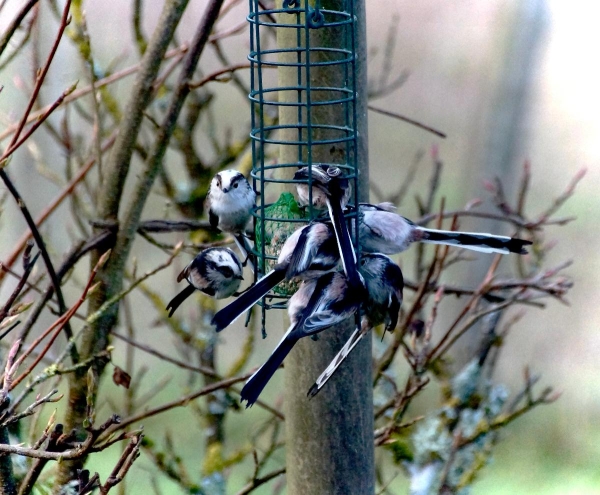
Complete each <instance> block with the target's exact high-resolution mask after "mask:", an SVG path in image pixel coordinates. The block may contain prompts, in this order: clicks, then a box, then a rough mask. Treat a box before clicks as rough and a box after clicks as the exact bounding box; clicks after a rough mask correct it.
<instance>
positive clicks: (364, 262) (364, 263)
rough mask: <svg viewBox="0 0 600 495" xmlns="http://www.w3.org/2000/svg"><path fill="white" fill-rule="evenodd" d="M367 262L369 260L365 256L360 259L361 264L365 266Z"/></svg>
mask: <svg viewBox="0 0 600 495" xmlns="http://www.w3.org/2000/svg"><path fill="white" fill-rule="evenodd" d="M366 263H367V260H366V259H365V258H363V259H362V260H360V264H361V265H362V266H365V265H366Z"/></svg>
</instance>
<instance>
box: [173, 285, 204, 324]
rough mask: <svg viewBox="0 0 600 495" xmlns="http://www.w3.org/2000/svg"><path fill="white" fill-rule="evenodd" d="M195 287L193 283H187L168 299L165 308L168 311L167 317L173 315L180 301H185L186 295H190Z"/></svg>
mask: <svg viewBox="0 0 600 495" xmlns="http://www.w3.org/2000/svg"><path fill="white" fill-rule="evenodd" d="M195 290H196V289H195V288H194V286H193V285H188V286H187V287H186V288H185V289H183V290H182V291H181V292H180V293H179V294H177V295H176V296H175V297H174V298H173V299H171V300H170V301H169V304H167V307H166V308H165V309H166V310H167V311H169V318H171V316H173V313H175V311H176V310H177V308H178V307H179V306H181V303H182V302H183V301H185V300H186V299H187V298H188V297H190V296H191V295H192V294H193V293H194V291H195Z"/></svg>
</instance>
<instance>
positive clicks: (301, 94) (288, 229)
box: [248, 0, 359, 335]
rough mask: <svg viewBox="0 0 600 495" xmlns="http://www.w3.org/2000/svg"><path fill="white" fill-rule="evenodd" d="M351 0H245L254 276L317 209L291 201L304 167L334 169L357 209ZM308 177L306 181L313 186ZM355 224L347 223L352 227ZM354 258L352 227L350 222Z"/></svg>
mask: <svg viewBox="0 0 600 495" xmlns="http://www.w3.org/2000/svg"><path fill="white" fill-rule="evenodd" d="M353 3H354V2H353V1H352V0H349V1H343V0H342V1H340V0H338V1H320V0H316V1H315V0H311V1H306V0H303V1H300V0H277V4H276V7H277V8H266V5H265V2H263V1H258V0H250V12H249V15H248V21H249V23H250V55H249V57H248V58H249V60H250V64H251V75H250V85H251V90H250V94H249V98H250V102H251V119H252V120H251V126H252V130H251V133H250V136H251V141H252V157H253V168H252V173H251V177H252V184H253V187H254V189H255V191H256V192H257V193H258V199H257V205H256V207H255V210H254V221H255V236H256V238H255V249H254V253H253V254H254V256H255V259H256V273H255V278H256V279H258V278H260V277H261V276H263V275H264V274H265V273H266V272H268V271H269V270H270V269H271V268H272V266H273V264H274V263H275V260H276V259H277V255H278V253H279V251H280V248H281V246H282V245H283V243H284V242H285V240H286V239H287V237H288V236H289V235H290V234H291V233H292V232H293V231H294V230H295V229H297V228H299V227H300V226H301V225H303V224H306V223H307V222H310V221H311V220H314V219H315V218H317V217H318V216H319V215H321V214H322V213H323V212H321V211H317V210H315V209H314V208H313V207H312V197H309V204H308V205H307V206H306V207H305V208H302V207H299V205H298V204H297V202H296V199H297V196H296V194H295V184H296V183H297V182H298V181H295V180H294V179H293V176H294V173H295V172H296V171H297V170H298V168H300V167H308V168H309V169H312V167H315V166H320V165H328V166H335V167H339V168H340V169H341V170H342V172H343V175H344V176H345V177H346V178H347V179H348V181H349V183H350V187H351V190H352V194H351V199H350V202H349V204H348V210H347V211H348V213H347V214H346V218H347V219H348V220H350V219H351V218H355V217H356V215H357V205H358V189H359V188H358V180H359V176H358V165H357V142H358V141H357V130H356V120H357V119H356V111H357V102H356V94H357V93H356V87H355V84H356V33H355V30H356V19H355V16H354V14H353V12H354V5H353ZM311 182H312V179H310V178H309V179H308V182H307V183H308V184H309V186H311ZM352 223H353V222H352V221H349V225H351V224H352ZM351 236H352V240H353V243H354V246H355V248H356V249H357V255H358V249H359V246H358V232H357V229H351ZM294 290H295V287H294V286H293V284H287V285H285V284H283V285H280V286H279V287H277V288H276V289H274V291H272V292H271V293H270V294H268V295H267V296H265V298H263V300H262V303H261V308H262V328H263V335H264V327H265V322H266V312H267V311H268V310H270V309H275V308H283V307H285V304H286V302H287V299H288V297H289V296H290V295H291V294H292V293H293V291H294Z"/></svg>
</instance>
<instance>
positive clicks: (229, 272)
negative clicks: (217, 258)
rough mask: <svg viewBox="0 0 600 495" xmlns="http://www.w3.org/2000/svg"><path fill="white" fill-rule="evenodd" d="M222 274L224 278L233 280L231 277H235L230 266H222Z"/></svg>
mask: <svg viewBox="0 0 600 495" xmlns="http://www.w3.org/2000/svg"><path fill="white" fill-rule="evenodd" d="M221 273H222V274H223V276H224V277H225V278H231V277H233V270H232V269H231V268H229V267H228V266H222V267H221Z"/></svg>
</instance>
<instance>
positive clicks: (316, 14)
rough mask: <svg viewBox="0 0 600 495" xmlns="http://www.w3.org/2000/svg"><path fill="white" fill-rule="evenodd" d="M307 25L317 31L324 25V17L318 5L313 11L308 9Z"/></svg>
mask: <svg viewBox="0 0 600 495" xmlns="http://www.w3.org/2000/svg"><path fill="white" fill-rule="evenodd" d="M307 24H308V27H309V28H312V29H318V28H320V27H323V24H325V16H324V15H323V12H321V9H320V8H319V6H318V5H317V7H316V8H314V9H313V8H309V9H308V18H307Z"/></svg>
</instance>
